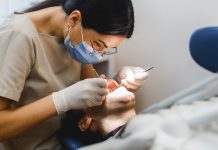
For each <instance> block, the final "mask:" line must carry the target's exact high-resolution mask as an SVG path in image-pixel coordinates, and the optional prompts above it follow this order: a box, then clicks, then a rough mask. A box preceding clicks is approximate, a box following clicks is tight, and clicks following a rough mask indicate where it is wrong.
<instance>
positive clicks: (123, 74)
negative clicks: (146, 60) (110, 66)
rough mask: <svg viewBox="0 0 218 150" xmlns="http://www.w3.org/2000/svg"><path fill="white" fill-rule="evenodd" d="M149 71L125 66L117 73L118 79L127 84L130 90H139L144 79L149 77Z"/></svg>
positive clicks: (122, 83)
mask: <svg viewBox="0 0 218 150" xmlns="http://www.w3.org/2000/svg"><path fill="white" fill-rule="evenodd" d="M148 75H149V74H148V72H144V69H143V68H140V67H132V66H125V67H123V68H122V69H121V70H120V71H119V72H118V74H117V76H116V77H117V81H118V82H120V83H121V85H123V86H125V87H126V88H127V89H128V90H129V91H132V92H134V91H136V90H138V89H139V88H140V87H141V86H142V85H143V84H144V81H145V80H146V79H147V78H148Z"/></svg>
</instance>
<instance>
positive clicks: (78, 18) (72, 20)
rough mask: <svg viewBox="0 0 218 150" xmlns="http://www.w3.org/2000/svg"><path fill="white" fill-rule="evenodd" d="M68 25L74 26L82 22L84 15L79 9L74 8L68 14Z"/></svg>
mask: <svg viewBox="0 0 218 150" xmlns="http://www.w3.org/2000/svg"><path fill="white" fill-rule="evenodd" d="M66 21H67V26H70V27H71V28H73V27H74V26H75V25H77V24H81V22H82V15H81V12H80V11H78V10H74V11H73V12H72V13H71V14H70V15H69V16H67V20H66Z"/></svg>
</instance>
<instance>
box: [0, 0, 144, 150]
mask: <svg viewBox="0 0 218 150" xmlns="http://www.w3.org/2000/svg"><path fill="white" fill-rule="evenodd" d="M133 28H134V12H133V7H132V2H131V0H47V1H44V2H42V3H40V4H38V5H37V6H34V7H33V8H30V9H28V10H26V11H25V13H23V14H13V15H11V16H10V17H9V18H8V19H7V20H6V21H5V22H4V23H3V24H2V25H1V26H0V141H3V143H4V146H5V148H6V149H13V150H14V149H16V150H19V149H21V150H32V149H37V150H41V149H43V150H45V149H49V150H50V149H52V150H56V149H62V148H61V146H60V144H59V143H58V141H57V139H56V136H55V133H56V131H57V129H58V128H59V127H60V122H61V118H62V116H63V115H62V114H63V113H64V112H66V111H68V110H72V109H73V110H74V109H75V110H76V109H85V108H88V107H92V106H98V105H101V104H102V101H103V100H104V99H105V97H106V95H107V93H108V91H107V85H106V81H105V80H104V79H101V78H92V79H84V80H80V79H81V78H84V77H85V78H88V77H89V75H90V74H91V73H93V72H92V64H95V63H98V62H99V61H100V60H101V59H102V56H103V55H106V54H113V53H116V52H117V46H118V45H119V44H120V43H121V42H122V41H123V40H124V39H126V38H130V37H131V35H132V33H133ZM142 71H143V69H141V68H137V67H124V68H123V69H121V70H120V72H119V73H118V74H117V76H116V77H117V79H118V80H119V81H120V82H122V84H123V85H124V86H125V87H126V88H127V89H129V90H130V91H131V90H132V91H135V90H137V89H138V88H139V87H140V86H141V84H142V82H143V81H144V80H145V79H146V78H147V73H140V74H138V75H134V74H135V73H139V72H142ZM128 74H131V75H132V77H131V78H129V77H128V76H127V75H128Z"/></svg>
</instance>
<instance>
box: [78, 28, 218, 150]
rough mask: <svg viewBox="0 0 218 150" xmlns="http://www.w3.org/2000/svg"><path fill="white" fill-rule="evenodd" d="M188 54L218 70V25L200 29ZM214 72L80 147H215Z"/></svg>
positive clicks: (217, 100) (217, 83) (217, 81)
mask: <svg viewBox="0 0 218 150" xmlns="http://www.w3.org/2000/svg"><path fill="white" fill-rule="evenodd" d="M190 54H191V56H192V57H193V59H194V61H196V62H197V63H198V64H199V65H200V66H202V67H203V68H205V69H207V70H209V71H211V72H213V73H217V71H218V27H207V28H201V29H198V30H197V31H195V32H194V33H193V34H192V36H191V39H190ZM217 147H218V75H217V74H215V75H214V76H213V77H211V78H210V79H207V80H205V81H204V82H201V83H200V84H197V85H194V86H193V87H190V88H188V89H187V90H184V91H182V92H180V93H178V94H176V95H173V96H171V97H169V98H167V99H165V100H163V101H162V102H159V103H157V104H154V105H152V106H151V107H149V108H147V109H145V110H144V111H143V112H141V113H140V114H138V115H137V116H136V117H134V118H133V119H132V120H130V122H129V123H128V124H127V125H126V126H125V127H124V128H122V129H121V130H120V131H119V132H118V133H117V134H116V135H115V136H113V137H112V138H110V139H108V140H106V141H103V142H100V143H98V144H94V145H91V146H87V147H83V148H81V150H93V149H102V150H117V149H119V150H133V149H136V150H147V149H151V150H165V149H171V150H217Z"/></svg>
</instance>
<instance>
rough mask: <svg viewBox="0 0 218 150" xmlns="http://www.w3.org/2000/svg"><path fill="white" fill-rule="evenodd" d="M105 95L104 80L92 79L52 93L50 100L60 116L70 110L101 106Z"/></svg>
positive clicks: (105, 85)
mask: <svg viewBox="0 0 218 150" xmlns="http://www.w3.org/2000/svg"><path fill="white" fill-rule="evenodd" d="M107 94H108V90H107V82H106V80H105V79H101V78H92V79H85V80H82V81H79V82H77V83H75V84H73V85H71V86H69V87H67V88H65V89H63V90H61V91H58V92H55V93H52V99H53V102H54V105H55V108H56V110H57V113H58V114H59V115H60V114H62V113H64V112H66V111H68V110H70V109H85V108H88V107H92V106H98V105H101V104H102V102H103V100H104V99H105V97H106V95H107Z"/></svg>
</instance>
